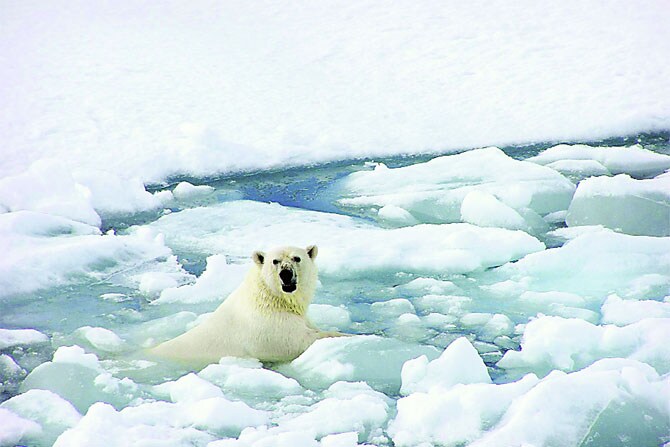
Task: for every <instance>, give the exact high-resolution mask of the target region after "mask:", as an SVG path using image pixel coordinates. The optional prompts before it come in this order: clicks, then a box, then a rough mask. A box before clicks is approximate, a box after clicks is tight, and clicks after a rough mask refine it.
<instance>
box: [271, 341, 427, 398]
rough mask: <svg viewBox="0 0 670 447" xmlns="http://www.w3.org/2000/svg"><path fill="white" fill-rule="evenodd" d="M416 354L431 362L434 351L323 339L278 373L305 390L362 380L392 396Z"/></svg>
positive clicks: (394, 344)
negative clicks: (340, 382) (290, 378)
mask: <svg viewBox="0 0 670 447" xmlns="http://www.w3.org/2000/svg"><path fill="white" fill-rule="evenodd" d="M419 355H426V356H427V358H431V359H432V358H435V357H437V355H438V351H437V349H435V348H433V347H432V346H422V345H414V344H409V343H403V342H401V341H398V340H394V339H390V338H382V337H377V336H373V335H358V336H353V337H337V338H324V339H321V340H317V341H316V342H315V343H313V344H312V345H311V346H310V347H309V348H308V349H307V350H306V351H305V352H304V353H303V354H302V355H301V356H300V357H298V358H297V359H295V360H294V361H293V362H291V363H289V364H286V365H281V366H279V367H278V370H279V371H280V372H281V373H283V374H286V375H287V376H289V377H294V378H296V379H297V380H298V382H300V383H301V384H302V385H303V386H305V387H308V388H326V387H328V386H330V385H331V384H333V383H335V382H338V381H341V380H349V381H364V382H367V383H368V384H369V385H370V386H372V387H373V388H375V389H377V390H380V391H384V392H389V393H393V392H397V391H398V390H399V389H400V370H401V368H402V365H403V364H404V362H405V361H407V360H409V359H411V358H415V357H417V356H419Z"/></svg>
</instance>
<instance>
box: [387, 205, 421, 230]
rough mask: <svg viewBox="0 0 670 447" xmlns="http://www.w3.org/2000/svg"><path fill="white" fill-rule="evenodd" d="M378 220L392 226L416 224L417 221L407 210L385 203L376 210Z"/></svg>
mask: <svg viewBox="0 0 670 447" xmlns="http://www.w3.org/2000/svg"><path fill="white" fill-rule="evenodd" d="M377 217H378V218H379V220H380V221H382V222H384V223H386V224H388V225H393V226H399V227H400V226H406V225H416V224H418V223H419V221H418V220H416V219H415V218H414V216H412V215H411V214H410V213H409V212H408V211H407V210H405V209H403V208H400V207H399V206H395V205H385V206H383V207H381V208H379V211H377Z"/></svg>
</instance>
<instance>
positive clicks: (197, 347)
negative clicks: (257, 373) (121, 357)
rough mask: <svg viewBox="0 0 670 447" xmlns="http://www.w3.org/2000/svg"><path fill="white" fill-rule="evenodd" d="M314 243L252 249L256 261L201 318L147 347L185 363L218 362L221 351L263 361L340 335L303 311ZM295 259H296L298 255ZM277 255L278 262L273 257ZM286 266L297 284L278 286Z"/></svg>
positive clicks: (289, 356) (310, 287) (310, 293)
mask: <svg viewBox="0 0 670 447" xmlns="http://www.w3.org/2000/svg"><path fill="white" fill-rule="evenodd" d="M317 252H318V250H317V248H316V246H310V247H307V249H302V248H297V247H280V248H275V249H273V250H270V251H269V252H267V254H266V253H262V252H255V253H254V254H253V258H254V261H255V263H254V265H253V266H252V267H251V269H250V270H249V272H248V273H247V276H246V278H245V279H244V281H243V282H242V284H240V286H239V287H238V288H237V289H236V290H235V291H234V292H233V293H231V294H230V296H228V298H226V300H225V301H224V302H223V303H221V305H220V306H219V307H218V308H217V309H216V310H215V311H214V313H213V314H212V315H211V316H210V317H209V318H207V319H206V320H205V321H204V322H203V323H201V324H200V325H198V326H196V327H194V328H193V329H191V330H189V331H188V332H186V333H184V334H182V335H180V336H178V337H176V338H174V339H172V340H169V341H166V342H164V343H162V344H160V345H158V346H156V347H155V348H153V349H152V350H151V353H152V354H154V355H157V356H160V357H165V358H170V359H173V360H179V361H185V362H189V363H202V364H206V363H211V362H217V361H218V360H219V359H220V358H221V357H224V356H234V357H251V358H256V359H259V360H261V361H264V362H287V361H290V360H293V359H294V358H296V357H297V356H299V355H300V354H302V353H303V352H304V351H305V349H307V348H308V347H309V346H310V345H311V344H312V343H313V342H314V341H315V340H317V339H319V338H323V337H331V336H338V335H343V334H340V333H337V332H323V331H320V330H319V329H317V328H316V327H315V326H314V325H313V324H312V323H311V322H310V321H309V320H308V319H307V316H306V313H307V307H308V306H309V303H310V302H311V301H312V298H313V297H314V291H315V289H316V285H317V281H318V279H317V268H316V265H315V264H314V258H315V257H316V255H317ZM298 258H299V259H300V261H299V262H296V261H297V259H298ZM274 260H278V261H279V262H278V263H273V261H274ZM281 268H290V269H292V270H293V271H294V272H295V275H296V276H297V289H296V290H295V292H293V293H285V292H283V291H282V289H281V282H280V279H279V271H280V269H281Z"/></svg>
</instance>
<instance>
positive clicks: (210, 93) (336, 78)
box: [0, 0, 670, 181]
mask: <svg viewBox="0 0 670 447" xmlns="http://www.w3.org/2000/svg"><path fill="white" fill-rule="evenodd" d="M669 19H670V11H668V8H666V4H665V2H663V1H652V2H650V3H649V4H647V5H646V7H644V8H641V7H639V5H637V4H632V3H629V2H625V1H617V2H616V3H614V4H612V3H610V2H604V1H599V0H589V1H587V2H586V3H584V2H576V1H574V2H571V3H569V4H567V5H556V6H554V7H546V5H540V4H538V3H535V2H532V1H528V0H525V1H523V2H521V3H519V4H517V5H515V6H514V7H510V5H509V4H508V2H505V1H494V2H492V3H489V4H487V5H486V6H485V7H484V6H482V5H481V4H478V3H467V4H453V5H447V6H445V5H442V4H439V3H436V4H430V5H424V4H421V5H419V4H413V3H405V4H398V3H396V2H381V3H380V2H373V1H363V2H355V3H344V4H342V3H332V4H328V5H323V4H314V3H311V2H304V1H289V2H281V3H275V2H263V3H256V2H254V3H248V2H226V3H225V4H218V3H216V2H214V3H212V2H209V1H208V0H198V1H197V2H189V3H188V4H184V3H182V2H178V1H170V2H168V3H167V4H165V5H157V4H156V5H154V4H145V3H142V4H138V3H136V2H131V1H127V0H124V1H122V2H116V3H114V4H113V5H112V4H110V5H103V6H99V5H96V6H93V5H90V4H88V3H87V2H78V3H71V2H65V1H57V2H53V3H50V4H49V5H48V6H44V5H41V6H40V7H39V8H38V7H36V6H35V5H33V4H25V3H16V4H11V5H5V6H4V7H3V14H2V19H1V20H2V22H1V23H0V29H1V30H2V34H1V36H0V41H1V42H4V43H3V45H2V46H1V47H0V57H1V58H2V60H3V61H4V63H3V64H2V71H1V72H0V77H1V78H2V79H3V80H4V82H3V86H2V92H3V94H2V97H3V98H4V101H2V106H1V107H2V109H1V111H0V115H2V116H3V117H11V119H6V120H4V121H3V124H2V127H0V135H2V136H3V155H4V158H3V164H2V167H0V176H2V177H4V176H6V175H9V174H17V173H20V172H22V171H23V170H25V169H26V168H28V166H29V165H30V164H31V163H32V162H34V161H37V160H39V159H42V158H44V157H46V156H50V157H55V158H58V159H59V160H61V161H62V162H63V163H64V164H65V165H66V166H68V167H69V168H70V169H74V168H78V169H82V170H86V171H94V170H106V171H109V172H111V173H113V174H115V175H124V176H128V177H130V178H133V177H137V178H139V179H140V180H141V181H156V180H161V179H164V178H166V176H169V175H174V174H190V175H207V174H212V173H215V172H221V171H231V170H239V169H255V168H266V167H270V166H273V167H276V166H285V165H286V164H289V163H290V164H304V163H311V162H315V161H323V160H329V159H341V158H345V157H349V158H350V157H355V156H364V155H370V154H373V155H379V154H382V153H385V154H405V153H411V152H417V151H436V150H442V149H450V148H464V147H481V146H484V145H490V144H500V145H504V144H510V143H517V144H522V143H529V142H536V141H557V140H574V139H599V138H603V137H608V136H615V135H626V134H630V133H634V132H638V131H644V130H660V129H667V128H668V127H669V126H670V121H669V119H670V112H669V111H668V110H669V108H668V104H669V103H668V101H669V99H668V98H670V92H669V88H670V85H669V84H668V81H667V80H668V79H669V78H670V68H669V66H668V63H667V58H666V57H665V56H666V55H667V54H669V53H670V43H668V42H670V35H669V31H668V30H667V27H666V26H665V24H666V23H667V22H668V20H669ZM510 23H513V24H514V26H509V24H510ZM289 29H290V30H291V32H287V30H289Z"/></svg>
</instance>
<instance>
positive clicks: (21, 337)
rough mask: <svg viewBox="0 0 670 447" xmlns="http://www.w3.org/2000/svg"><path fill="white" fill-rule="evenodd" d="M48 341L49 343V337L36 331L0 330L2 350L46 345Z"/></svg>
mask: <svg viewBox="0 0 670 447" xmlns="http://www.w3.org/2000/svg"><path fill="white" fill-rule="evenodd" d="M47 341H49V337H47V336H46V335H44V334H43V333H41V332H40V331H37V330H35V329H1V328H0V349H6V348H10V347H12V346H17V345H32V344H35V343H45V342H47Z"/></svg>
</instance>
